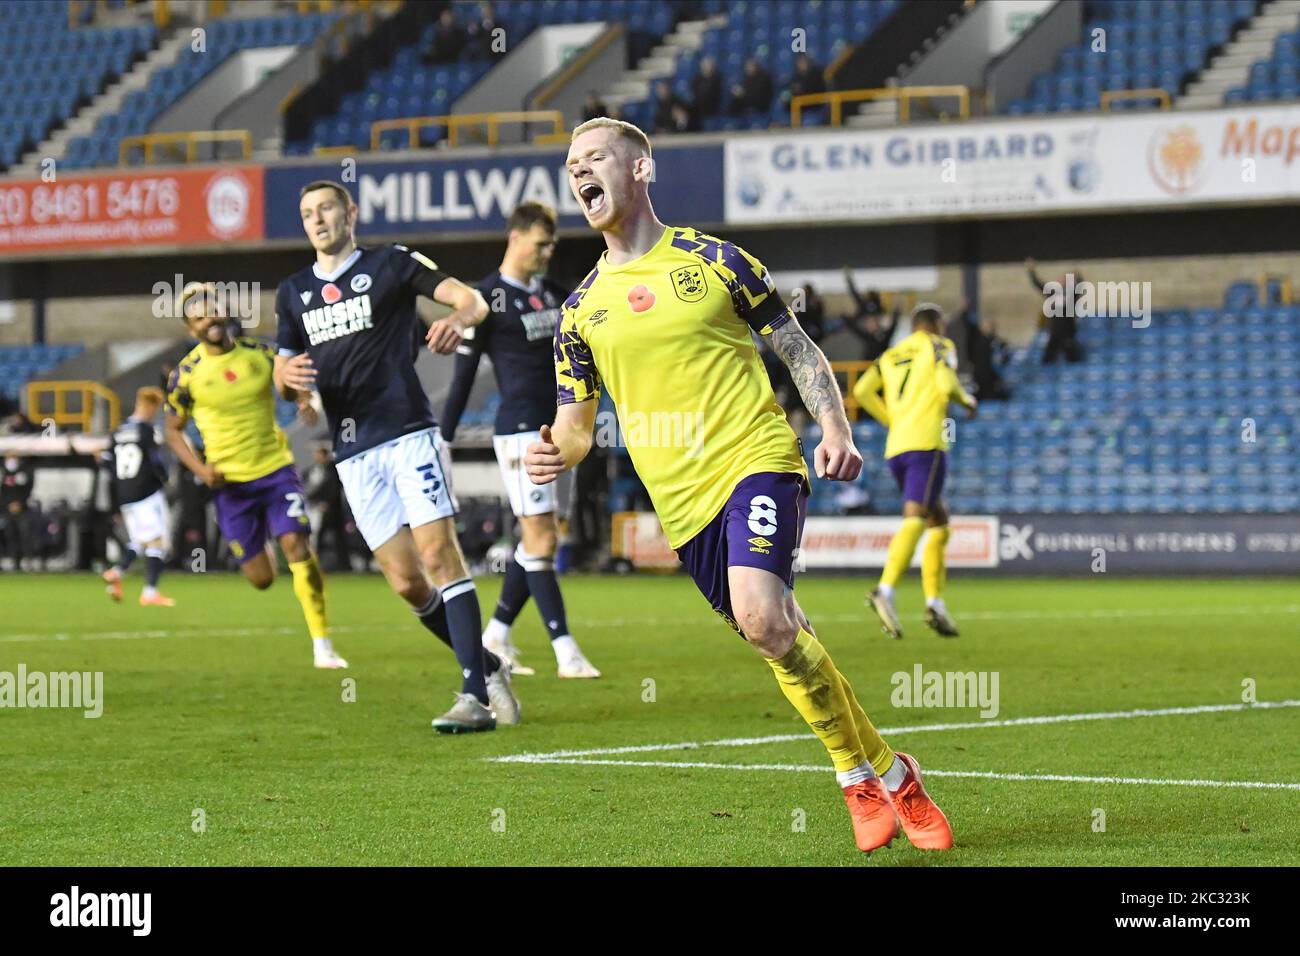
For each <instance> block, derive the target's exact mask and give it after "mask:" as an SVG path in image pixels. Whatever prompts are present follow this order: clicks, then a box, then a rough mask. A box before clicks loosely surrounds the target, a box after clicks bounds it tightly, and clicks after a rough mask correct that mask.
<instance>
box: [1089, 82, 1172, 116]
mask: <svg viewBox="0 0 1300 956" xmlns="http://www.w3.org/2000/svg"><path fill="white" fill-rule="evenodd" d="M1115 100H1159V101H1160V108H1161V109H1162V110H1167V109H1169V108H1170V105H1171V103H1170V101H1169V91H1168V90H1162V89H1161V88H1160V87H1158V86H1150V87H1143V88H1142V89H1140V90H1102V91H1101V111H1102V112H1103V113H1109V112H1110V104H1111V103H1113V102H1114V101H1115Z"/></svg>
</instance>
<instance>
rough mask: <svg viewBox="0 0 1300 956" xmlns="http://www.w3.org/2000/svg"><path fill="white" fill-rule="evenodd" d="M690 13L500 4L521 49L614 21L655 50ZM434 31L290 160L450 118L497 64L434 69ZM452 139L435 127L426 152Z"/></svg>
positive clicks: (323, 120)
mask: <svg viewBox="0 0 1300 956" xmlns="http://www.w3.org/2000/svg"><path fill="white" fill-rule="evenodd" d="M709 2H710V3H712V2H714V0H709ZM452 9H453V10H454V11H456V12H457V14H458V18H459V19H460V21H461V22H462V24H464V23H466V22H468V20H469V19H470V18H472V16H473V15H474V12H475V10H476V9H477V5H476V4H467V3H458V4H454V5H453V8H452ZM684 9H686V6H685V4H684V3H682V2H681V0H671V2H652V0H559V2H554V3H535V2H526V0H501V2H497V3H494V4H493V11H494V15H495V17H496V20H497V22H498V23H500V24H501V25H502V26H503V27H504V28H505V29H506V31H507V34H508V36H509V37H510V43H511V44H512V46H517V45H518V44H519V43H521V42H522V41H523V40H524V39H525V38H526V37H527V36H528V35H529V34H530V33H532V31H533V30H534V29H536V28H537V27H538V26H541V25H548V24H555V23H583V22H594V21H600V20H607V21H618V22H623V23H624V24H625V25H626V26H627V28H628V31H629V35H630V38H629V43H630V46H631V47H632V48H633V49H637V48H640V49H647V50H648V49H649V46H650V45H652V44H653V43H654V42H655V41H656V40H657V39H658V38H660V37H662V36H664V35H665V34H666V33H669V32H670V31H671V30H672V28H673V24H674V23H675V22H676V20H677V18H678V17H679V16H680V14H681V12H682V11H683V10H684ZM433 31H434V26H433V25H432V24H431V25H429V26H428V27H427V28H426V29H425V30H424V31H423V33H421V34H420V36H418V37H414V38H412V41H411V42H410V43H409V44H408V45H406V46H404V47H402V48H401V49H399V50H398V51H397V54H396V56H395V57H394V58H393V62H392V64H391V65H390V66H389V67H388V68H386V69H383V70H375V71H373V72H372V73H371V74H370V76H369V81H368V83H367V85H366V87H365V88H364V89H361V90H357V91H355V92H352V93H349V94H347V95H346V96H344V97H343V99H342V101H341V102H340V103H339V109H338V111H337V113H335V114H334V115H332V116H322V117H320V118H319V119H317V120H316V121H315V122H314V123H313V124H312V130H311V138H310V140H297V141H292V142H289V143H286V144H285V149H284V151H285V153H287V154H288V155H307V154H309V153H311V152H313V151H314V150H315V149H317V148H319V147H329V146H354V147H357V148H359V149H369V147H370V124H371V123H373V122H375V121H376V120H383V119H398V118H401V117H408V116H409V117H415V116H442V115H446V114H448V113H450V112H451V108H452V104H454V103H455V102H456V100H457V99H458V98H459V97H460V96H461V95H462V94H464V93H465V92H466V91H467V90H468V89H469V88H470V87H471V86H473V85H474V84H475V83H477V82H478V81H479V80H480V79H481V78H482V77H483V75H484V74H485V73H487V72H488V70H490V69H491V68H492V66H493V64H494V61H493V60H484V59H472V58H470V52H469V51H468V50H467V51H466V53H465V54H463V55H462V58H461V59H460V60H459V61H458V62H456V63H439V64H426V63H424V62H422V60H421V52H422V50H423V49H424V48H426V47H427V46H428V45H429V43H430V42H431V41H432V39H433ZM445 137H446V131H445V130H443V129H440V128H436V127H430V128H427V129H425V130H422V131H421V133H420V145H422V146H432V145H435V144H436V143H438V142H439V141H441V140H442V139H444V138H445ZM407 142H408V135H407V133H406V132H405V131H404V130H394V131H391V132H389V133H386V134H384V136H383V137H382V139H381V140H380V144H379V145H380V148H381V149H394V148H403V147H405V146H406V145H407Z"/></svg>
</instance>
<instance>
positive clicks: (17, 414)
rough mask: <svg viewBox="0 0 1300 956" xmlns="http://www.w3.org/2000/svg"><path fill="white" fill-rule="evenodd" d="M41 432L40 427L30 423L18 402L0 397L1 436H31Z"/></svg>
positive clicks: (5, 396)
mask: <svg viewBox="0 0 1300 956" xmlns="http://www.w3.org/2000/svg"><path fill="white" fill-rule="evenodd" d="M40 430H41V429H40V426H39V425H36V424H35V423H34V422H31V421H28V419H27V416H26V415H24V414H23V412H22V409H21V408H19V407H18V403H17V402H16V401H14V400H13V399H12V398H9V397H8V396H7V395H0V435H29V434H31V433H33V432H38V431H40Z"/></svg>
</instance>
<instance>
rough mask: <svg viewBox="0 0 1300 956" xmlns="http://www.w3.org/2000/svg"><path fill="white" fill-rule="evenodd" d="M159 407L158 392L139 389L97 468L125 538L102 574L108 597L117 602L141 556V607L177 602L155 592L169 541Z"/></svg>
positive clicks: (169, 526)
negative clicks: (104, 474)
mask: <svg viewBox="0 0 1300 956" xmlns="http://www.w3.org/2000/svg"><path fill="white" fill-rule="evenodd" d="M162 405H163V393H162V389H160V388H156V387H150V388H142V389H139V390H138V391H137V392H136V393H135V409H134V410H133V411H132V412H131V417H130V418H128V419H127V420H126V421H124V422H123V423H122V424H121V425H119V426H118V428H117V430H116V431H115V432H113V444H112V445H111V446H110V447H109V448H108V449H107V450H106V451H105V452H104V453H103V454H102V455H101V456H100V463H101V465H102V466H103V467H104V468H105V469H107V471H108V472H109V475H110V476H111V479H112V485H111V487H112V489H113V503H114V504H115V505H116V506H117V508H118V510H119V511H120V512H121V514H122V522H123V523H124V524H125V525H126V535H127V545H126V547H125V548H124V549H123V550H122V557H121V558H120V559H119V560H118V562H117V564H116V565H114V566H113V567H111V568H109V569H108V570H107V571H105V572H104V581H105V582H106V583H107V585H108V596H109V597H111V598H112V599H113V600H114V601H121V600H122V575H124V574H125V573H126V571H127V569H128V568H129V567H131V563H132V562H133V561H134V560H135V559H136V556H137V555H138V554H139V553H140V552H142V551H143V552H144V556H145V558H144V564H145V572H144V577H145V585H144V590H143V591H141V592H140V604H141V605H143V606H145V607H171V606H172V605H174V604H175V603H176V602H175V601H173V600H172V599H171V598H169V597H166V596H165V595H163V594H161V593H159V591H158V579H159V578H160V577H162V571H163V561H164V560H165V559H166V557H167V550H168V543H169V539H170V538H171V530H170V529H171V518H170V514H169V511H168V508H167V496H166V494H165V493H164V491H163V489H164V487H165V486H166V484H167V466H166V465H165V464H163V460H162V442H161V440H160V439H159V436H158V429H157V427H156V426H155V425H154V422H155V421H156V420H157V418H158V411H159V409H161V408H162Z"/></svg>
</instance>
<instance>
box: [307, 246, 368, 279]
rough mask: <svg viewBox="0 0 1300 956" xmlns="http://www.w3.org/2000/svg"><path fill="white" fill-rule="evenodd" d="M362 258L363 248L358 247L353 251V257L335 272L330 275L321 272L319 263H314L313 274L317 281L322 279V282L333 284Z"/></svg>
mask: <svg viewBox="0 0 1300 956" xmlns="http://www.w3.org/2000/svg"><path fill="white" fill-rule="evenodd" d="M360 258H361V247H360V246H358V247H357V248H355V249H353V250H352V255H350V256H348V257H347V258H346V259H344V260H343V262H342V263H341V264H340V265H339V267H338V268H337V269H335V270H334V271H333V272H331V273H328V274H326V273H324V272H321V271H320V263H319V262H313V263H312V264H311V272H312V275H314V276H315V277H316V278H317V279H320V280H321V281H322V282H333V281H334V280H335V279H337V278H338V277H339V276H341V275H343V273H345V272H347V271H348V270H349V269H351V268H352V267H353V266H354V265H356V262H357V260H358V259H360Z"/></svg>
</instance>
